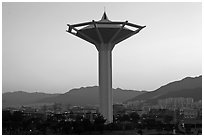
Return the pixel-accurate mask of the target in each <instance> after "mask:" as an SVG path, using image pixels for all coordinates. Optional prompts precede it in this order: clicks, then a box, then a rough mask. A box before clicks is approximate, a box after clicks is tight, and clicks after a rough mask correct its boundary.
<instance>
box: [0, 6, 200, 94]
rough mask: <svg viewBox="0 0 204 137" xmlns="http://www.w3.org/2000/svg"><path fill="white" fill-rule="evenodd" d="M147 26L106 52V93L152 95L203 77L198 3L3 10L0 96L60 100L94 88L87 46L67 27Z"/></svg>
mask: <svg viewBox="0 0 204 137" xmlns="http://www.w3.org/2000/svg"><path fill="white" fill-rule="evenodd" d="M104 7H105V10H106V13H107V16H108V18H109V19H110V20H112V21H126V20H128V21H129V22H131V23H134V24H138V25H141V26H146V28H144V29H143V30H141V31H140V32H139V33H138V34H136V35H134V36H132V37H130V38H128V39H126V40H125V41H123V42H121V43H119V44H117V45H116V46H115V48H114V49H113V51H112V67H113V68H112V81H113V82H112V83H113V88H122V89H132V90H148V91H152V90H155V89H157V88H159V87H161V86H162V85H165V84H167V83H169V82H172V81H176V80H181V79H183V78H185V77H187V76H191V77H195V76H199V75H201V74H202V4H201V3H199V2H197V3H193V2H180V3H179V2H175V3H169V2H165V3H158V2H151V3H150V2H145V3H139V2H132V3H125V2H123V3H116V2H114V3H98V2H97V3H91V2H86V3H82V2H77V3H71V2H67V3H25V2H24V3H11V2H9V3H5V2H4V3H3V4H2V92H3V93H4V92H12V91H27V92H46V93H65V92H67V91H69V90H70V89H73V88H80V87H87V86H96V85H98V52H97V50H96V48H95V46H94V45H92V44H90V43H88V42H86V41H84V40H82V39H80V38H78V37H75V36H73V35H71V34H69V33H67V32H66V29H67V24H76V23H82V22H86V21H92V20H96V21H97V20H100V19H101V17H102V15H103V12H104Z"/></svg>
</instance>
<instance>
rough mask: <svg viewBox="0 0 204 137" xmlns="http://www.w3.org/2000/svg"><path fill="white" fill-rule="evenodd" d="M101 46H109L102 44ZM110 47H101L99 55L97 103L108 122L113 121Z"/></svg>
mask: <svg viewBox="0 0 204 137" xmlns="http://www.w3.org/2000/svg"><path fill="white" fill-rule="evenodd" d="M102 46H103V47H110V45H108V44H103V45H102ZM111 52H112V51H111V50H110V49H101V50H99V51H98V56H99V96H100V97H99V103H100V113H101V114H102V115H103V116H104V118H105V119H107V122H108V123H111V122H113V97H112V55H111Z"/></svg>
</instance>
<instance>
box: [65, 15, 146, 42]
mask: <svg viewBox="0 0 204 137" xmlns="http://www.w3.org/2000/svg"><path fill="white" fill-rule="evenodd" d="M68 26H69V29H68V31H67V32H69V33H71V34H74V35H76V36H78V37H80V38H82V39H84V40H86V41H88V42H90V43H92V44H94V45H98V44H103V43H106V44H114V45H115V44H117V43H119V42H121V41H123V40H125V39H126V38H128V37H130V36H132V35H134V34H136V33H138V32H139V31H140V30H141V29H142V28H144V27H145V26H139V25H135V24H132V23H129V22H128V21H125V22H113V21H110V20H109V19H108V17H107V15H106V13H105V12H104V14H103V16H102V18H101V20H99V21H94V20H93V21H92V22H86V23H80V24H74V25H68ZM126 26H127V27H126ZM128 26H129V27H132V28H134V29H135V30H132V29H129V27H128ZM79 28H80V29H79Z"/></svg>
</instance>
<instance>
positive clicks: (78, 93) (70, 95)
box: [38, 86, 145, 105]
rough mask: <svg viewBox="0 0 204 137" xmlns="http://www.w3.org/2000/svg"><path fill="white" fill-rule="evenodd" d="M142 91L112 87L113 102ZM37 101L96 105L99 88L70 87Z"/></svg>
mask: <svg viewBox="0 0 204 137" xmlns="http://www.w3.org/2000/svg"><path fill="white" fill-rule="evenodd" d="M143 93H145V92H143V91H134V90H122V89H119V88H117V89H113V102H114V103H122V102H123V101H125V100H127V99H130V98H131V97H133V96H138V95H140V94H143ZM38 102H46V103H49V102H58V103H63V104H72V105H96V104H99V88H98V87H97V86H95V87H86V88H79V89H72V90H70V91H69V92H67V93H65V94H61V95H59V96H57V97H52V98H44V99H42V100H38Z"/></svg>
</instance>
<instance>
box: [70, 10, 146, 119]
mask: <svg viewBox="0 0 204 137" xmlns="http://www.w3.org/2000/svg"><path fill="white" fill-rule="evenodd" d="M67 25H68V30H67V32H69V33H71V34H73V35H75V36H77V37H79V38H81V39H84V40H86V41H88V42H90V43H92V44H94V45H95V47H96V48H97V50H98V56H99V105H100V108H99V111H100V113H101V114H102V115H103V116H104V118H105V119H107V121H106V122H107V123H111V122H113V97H112V55H111V52H112V50H113V48H114V46H115V45H116V44H118V43H119V42H121V41H123V40H125V39H127V38H129V37H131V36H133V35H134V34H137V33H138V32H139V31H140V30H142V29H143V28H144V27H145V26H140V25H136V24H132V23H129V22H128V21H125V22H118V21H110V20H109V19H108V17H107V15H106V12H104V14H103V16H102V18H101V20H99V21H94V20H93V21H91V22H85V23H79V24H73V25H69V24H67Z"/></svg>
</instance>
